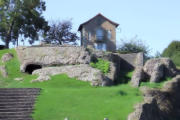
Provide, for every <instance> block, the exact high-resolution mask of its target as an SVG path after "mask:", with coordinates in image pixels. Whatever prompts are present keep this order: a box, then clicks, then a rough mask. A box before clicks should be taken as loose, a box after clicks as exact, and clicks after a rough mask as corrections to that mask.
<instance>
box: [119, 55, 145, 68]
mask: <svg viewBox="0 0 180 120" xmlns="http://www.w3.org/2000/svg"><path fill="white" fill-rule="evenodd" d="M116 54H117V55H118V56H119V57H120V58H121V65H120V66H121V69H128V70H132V69H134V68H135V67H137V66H140V67H141V66H143V64H144V55H143V53H130V54H119V53H116Z"/></svg>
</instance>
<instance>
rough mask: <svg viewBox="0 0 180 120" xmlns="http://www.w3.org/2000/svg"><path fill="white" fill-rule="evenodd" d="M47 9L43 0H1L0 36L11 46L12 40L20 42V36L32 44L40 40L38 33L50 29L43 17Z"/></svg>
mask: <svg viewBox="0 0 180 120" xmlns="http://www.w3.org/2000/svg"><path fill="white" fill-rule="evenodd" d="M45 9H46V7H45V2H43V1H42V0H1V1H0V38H1V40H2V41H3V42H5V45H6V47H7V48H9V43H10V42H13V43H14V44H15V43H16V42H17V43H18V39H19V37H22V38H24V39H28V41H29V43H31V44H32V43H33V42H34V41H35V40H38V37H39V35H38V33H39V32H46V31H47V30H48V29H49V27H48V23H47V22H46V21H45V19H44V18H43V17H42V12H43V11H45Z"/></svg>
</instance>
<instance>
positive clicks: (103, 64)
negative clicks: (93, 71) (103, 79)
mask: <svg viewBox="0 0 180 120" xmlns="http://www.w3.org/2000/svg"><path fill="white" fill-rule="evenodd" d="M90 65H91V66H92V67H93V68H97V69H99V70H101V72H102V73H105V74H107V73H108V72H109V69H110V63H109V61H106V60H103V59H100V58H99V59H98V60H97V62H95V63H94V62H91V63H90Z"/></svg>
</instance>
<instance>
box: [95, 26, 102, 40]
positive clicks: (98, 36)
mask: <svg viewBox="0 0 180 120" xmlns="http://www.w3.org/2000/svg"><path fill="white" fill-rule="evenodd" d="M103 37H104V34H103V30H102V29H100V28H99V29H97V30H96V39H97V40H102V39H103Z"/></svg>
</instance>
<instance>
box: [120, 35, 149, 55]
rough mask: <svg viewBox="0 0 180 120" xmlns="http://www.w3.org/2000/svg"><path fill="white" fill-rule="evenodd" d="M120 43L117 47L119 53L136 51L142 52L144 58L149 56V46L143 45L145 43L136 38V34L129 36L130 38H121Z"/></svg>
mask: <svg viewBox="0 0 180 120" xmlns="http://www.w3.org/2000/svg"><path fill="white" fill-rule="evenodd" d="M121 41H122V44H121V45H120V47H119V48H118V52H119V53H138V52H143V53H144V55H145V58H149V52H150V49H149V46H147V45H145V43H144V42H143V41H142V40H141V39H138V38H137V36H135V37H134V38H131V39H130V40H126V39H122V40H121Z"/></svg>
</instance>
